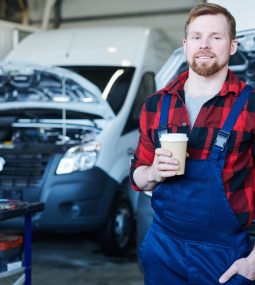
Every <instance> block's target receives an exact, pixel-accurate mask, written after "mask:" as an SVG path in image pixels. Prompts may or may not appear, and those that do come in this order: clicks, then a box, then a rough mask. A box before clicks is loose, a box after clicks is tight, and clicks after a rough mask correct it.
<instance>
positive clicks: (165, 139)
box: [159, 133, 189, 142]
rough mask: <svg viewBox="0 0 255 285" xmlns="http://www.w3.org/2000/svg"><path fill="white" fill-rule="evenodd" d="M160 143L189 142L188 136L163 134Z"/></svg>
mask: <svg viewBox="0 0 255 285" xmlns="http://www.w3.org/2000/svg"><path fill="white" fill-rule="evenodd" d="M159 140H160V141H163V142H183V141H185V142H186V141H188V140H189V139H188V137H187V134H180V133H178V134H177V133H170V134H162V135H161V137H160V139H159Z"/></svg>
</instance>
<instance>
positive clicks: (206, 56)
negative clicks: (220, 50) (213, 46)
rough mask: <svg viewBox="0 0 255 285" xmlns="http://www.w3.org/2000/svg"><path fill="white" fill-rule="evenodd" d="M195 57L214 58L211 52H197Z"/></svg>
mask: <svg viewBox="0 0 255 285" xmlns="http://www.w3.org/2000/svg"><path fill="white" fill-rule="evenodd" d="M195 58H198V59H212V58H214V55H212V54H197V55H195Z"/></svg>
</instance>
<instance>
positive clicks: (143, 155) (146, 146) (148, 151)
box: [129, 104, 155, 191]
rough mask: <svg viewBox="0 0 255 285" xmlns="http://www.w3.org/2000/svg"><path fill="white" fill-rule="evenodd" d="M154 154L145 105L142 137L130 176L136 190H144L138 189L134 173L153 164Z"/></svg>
mask: <svg viewBox="0 0 255 285" xmlns="http://www.w3.org/2000/svg"><path fill="white" fill-rule="evenodd" d="M154 153H155V147H154V144H153V142H152V141H151V139H150V137H149V135H148V124H147V112H146V104H144V105H143V107H142V111H141V116H140V137H139V141H138V146H137V149H136V152H135V154H134V158H133V159H132V160H131V167H130V175H129V178H130V183H131V186H132V188H133V189H134V190H136V191H142V189H140V188H139V187H137V185H136V183H135V181H134V179H133V174H134V171H135V170H136V168H138V167H140V166H144V165H148V166H149V165H151V164H152V163H153V159H154Z"/></svg>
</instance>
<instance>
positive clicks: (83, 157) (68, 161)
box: [56, 141, 101, 175]
mask: <svg viewBox="0 0 255 285" xmlns="http://www.w3.org/2000/svg"><path fill="white" fill-rule="evenodd" d="M100 148H101V147H100V144H99V143H98V142H95V141H93V142H90V143H86V144H83V145H78V146H74V147H72V148H70V149H69V150H68V151H67V152H66V153H65V154H64V156H63V157H62V159H61V160H60V162H59V164H58V167H57V170H56V174H58V175H60V174H67V173H72V172H74V171H84V170H87V169H90V168H92V167H93V166H94V165H95V163H96V160H97V156H98V152H99V150H100Z"/></svg>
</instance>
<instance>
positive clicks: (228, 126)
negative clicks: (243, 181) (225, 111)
mask: <svg viewBox="0 0 255 285" xmlns="http://www.w3.org/2000/svg"><path fill="white" fill-rule="evenodd" d="M252 91H253V88H252V87H251V86H249V85H246V86H245V87H244V89H243V90H242V92H241V93H240V95H239V96H238V97H237V99H236V101H235V103H234V105H233V106H232V109H231V110H230V113H229V115H228V117H227V119H226V121H225V123H224V125H223V127H222V129H221V130H219V133H218V135H217V137H216V140H215V142H214V145H213V149H212V152H211V155H210V159H213V160H218V161H219V163H220V166H221V168H222V169H223V167H224V163H225V157H226V153H227V142H228V139H229V137H230V134H231V131H232V129H233V126H234V124H235V123H236V121H237V118H238V116H239V115H240V113H241V111H242V109H243V107H244V105H245V103H246V101H247V99H248V97H249V95H250V94H251V92H252Z"/></svg>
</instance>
